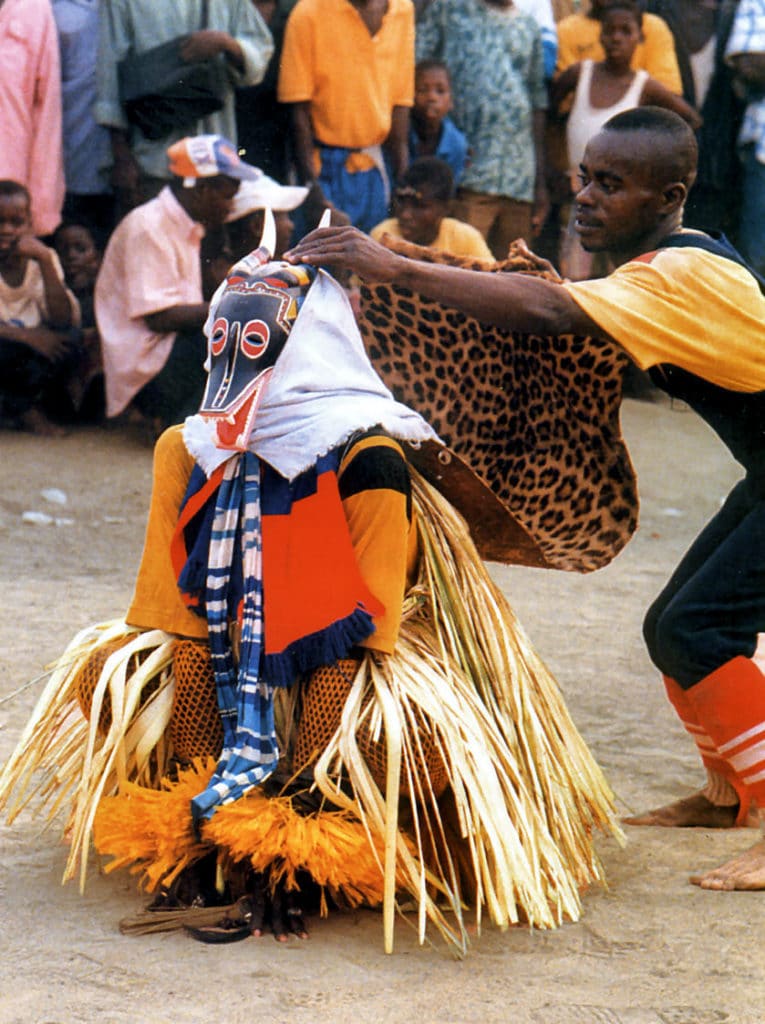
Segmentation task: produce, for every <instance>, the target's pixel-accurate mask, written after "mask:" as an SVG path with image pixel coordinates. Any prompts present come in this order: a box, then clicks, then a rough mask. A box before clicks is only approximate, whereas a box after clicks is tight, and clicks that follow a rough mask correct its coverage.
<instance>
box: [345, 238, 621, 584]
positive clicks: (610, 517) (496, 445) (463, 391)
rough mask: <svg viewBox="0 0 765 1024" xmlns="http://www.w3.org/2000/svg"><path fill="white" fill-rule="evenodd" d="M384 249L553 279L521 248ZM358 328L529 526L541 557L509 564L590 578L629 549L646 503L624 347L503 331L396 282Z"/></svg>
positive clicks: (396, 383) (507, 509) (386, 373)
mask: <svg viewBox="0 0 765 1024" xmlns="http://www.w3.org/2000/svg"><path fill="white" fill-rule="evenodd" d="M386 244H388V245H390V247H391V248H395V249H396V250H397V251H399V252H402V253H403V254H404V255H408V256H413V257H416V258H418V259H425V260H429V261H434V262H445V263H450V264H452V265H459V266H463V267H469V268H472V269H479V270H484V271H486V272H499V273H503V272H525V273H537V274H540V273H542V274H544V271H542V270H540V269H539V267H538V266H537V265H536V264H535V263H533V262H531V261H530V260H529V259H528V258H527V257H526V256H523V255H518V254H517V253H516V254H515V255H513V251H512V248H511V254H510V258H509V259H508V260H506V261H503V262H501V263H495V264H488V263H486V262H484V261H476V260H463V259H458V258H455V257H448V256H444V255H443V254H439V253H434V252H433V251H431V250H427V249H421V248H420V247H418V246H412V245H409V244H407V243H405V242H404V243H402V242H394V241H392V240H390V239H387V240H386ZM548 276H549V275H548ZM360 327H361V331H362V335H363V337H364V340H365V344H366V347H367V351H368V353H369V356H370V358H371V360H372V363H373V364H374V366H375V368H376V370H377V371H378V373H379V374H380V376H381V377H382V378H383V380H384V381H385V383H386V384H387V385H388V387H389V388H390V389H391V390H392V391H393V392H394V394H395V395H396V397H397V398H398V399H399V400H400V401H402V402H404V403H406V404H407V405H409V406H411V407H412V408H414V409H416V410H417V411H418V412H419V413H420V414H421V415H422V416H424V417H425V419H427V420H428V421H429V423H430V424H431V425H432V426H433V428H434V429H435V430H436V431H437V433H438V434H439V435H440V437H441V438H442V440H443V441H444V442H445V443H446V444H447V445H448V446H449V448H450V449H452V451H453V452H455V453H456V454H457V455H458V456H460V457H461V458H462V459H463V460H464V461H466V462H467V463H468V464H469V466H470V468H471V469H472V470H473V472H474V473H476V474H477V475H478V476H479V477H480V478H481V480H482V481H484V482H485V483H486V484H488V486H489V488H490V489H491V491H492V492H493V494H494V495H495V496H496V498H497V499H498V500H499V502H500V503H501V505H502V507H503V509H504V513H505V515H506V517H507V520H508V522H510V521H512V520H515V522H516V523H517V524H520V526H521V527H522V528H524V529H525V531H526V532H527V533H528V534H529V535H530V537H531V538H532V539H533V542H534V544H535V546H536V548H537V551H538V552H539V553H541V557H536V558H535V557H527V556H526V555H525V554H523V552H521V553H520V554H516V555H511V556H507V557H503V556H502V555H501V554H500V556H499V558H500V560H504V561H511V560H513V561H520V562H525V563H527V564H538V565H546V566H549V567H553V568H557V569H568V570H574V571H578V572H589V571H591V570H593V569H598V568H600V567H601V566H603V565H606V564H607V563H608V562H609V561H611V559H612V558H613V557H614V556H615V555H616V554H617V553H618V552H619V551H620V550H621V549H622V547H623V546H624V545H625V544H626V543H627V541H628V540H629V538H630V537H631V535H632V533H633V532H634V530H635V528H636V526H637V518H638V497H637V487H636V479H635V473H634V469H633V466H632V463H631V460H630V457H629V453H628V451H627V448H626V446H625V443H624V440H623V437H622V434H621V427H620V423H619V408H620V404H621V397H622V375H623V370H624V367H625V364H626V362H627V357H626V356H625V355H624V353H623V352H622V351H621V350H620V349H618V348H617V347H616V346H615V345H613V344H610V343H607V342H605V341H600V340H597V339H593V338H583V337H575V336H573V335H563V336H561V337H543V336H541V335H535V334H518V333H515V332H510V331H503V330H499V329H497V328H495V327H491V326H487V325H485V324H480V323H479V322H478V321H477V320H474V319H472V318H470V317H468V316H465V315H463V314H462V313H459V312H457V311H456V310H454V309H450V308H447V307H445V306H442V305H439V304H438V303H436V302H432V301H430V300H427V299H424V298H422V297H420V296H416V295H413V294H412V293H411V292H410V291H407V290H406V289H403V288H399V287H394V286H391V285H387V284H384V285H373V286H367V285H364V286H362V289H361V319H360ZM479 548H480V545H479ZM482 553H483V554H484V557H497V555H496V552H495V553H494V555H492V552H491V551H489V552H488V553H487V552H486V551H484V552H482Z"/></svg>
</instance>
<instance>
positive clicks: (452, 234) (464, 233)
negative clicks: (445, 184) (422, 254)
mask: <svg viewBox="0 0 765 1024" xmlns="http://www.w3.org/2000/svg"><path fill="white" fill-rule="evenodd" d="M370 234H371V236H372V238H374V239H375V240H376V241H378V242H379V241H380V239H381V238H382V236H383V235H386V234H387V235H391V236H392V237H393V238H403V235H402V234H401V229H400V228H399V226H398V220H397V219H396V218H395V217H390V218H388V220H384V221H383V222H382V223H381V224H378V225H377V227H374V228H372V230H371V232H370ZM428 248H429V249H438V250H440V251H441V252H448V253H450V254H451V255H452V256H472V257H477V258H478V259H482V260H492V261H493V260H494V256H493V255H492V252H491V249H490V248H489V247H488V245H487V244H486V240H485V239H484V237H483V235H482V234H481V232H480V231H478V230H477V229H476V228H474V227H473V226H472V225H471V224H465V222H464V221H461V220H456V219H455V218H454V217H444V218H443V220H442V221H441V226H440V227H439V229H438V235H437V237H436V239H435V241H434V242H432V243H431V244H430V245H429V246H428Z"/></svg>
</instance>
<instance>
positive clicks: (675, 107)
mask: <svg viewBox="0 0 765 1024" xmlns="http://www.w3.org/2000/svg"><path fill="white" fill-rule="evenodd" d="M640 105H641V106H648V105H650V106H654V107H666V109H667V110H672V111H674V112H675V113H676V114H679V115H680V117H682V118H683V120H684V121H687V122H688V124H689V125H690V126H691V128H693V130H694V131H696V130H697V129H698V128H700V127H701V115H700V114H699V112H698V111H697V110H694V109H693V107H692V106H691V105H690V103H686V102H685V100H684V99H683V98H682V96H676V95H675V94H674V93H673V92H670V91H669V89H667V87H666V86H664V85H662V84H661V82H657V81H656V79H655V78H649V79H648V80H647V82H646V83H645V85H644V86H643V92H642V93H641V96H640Z"/></svg>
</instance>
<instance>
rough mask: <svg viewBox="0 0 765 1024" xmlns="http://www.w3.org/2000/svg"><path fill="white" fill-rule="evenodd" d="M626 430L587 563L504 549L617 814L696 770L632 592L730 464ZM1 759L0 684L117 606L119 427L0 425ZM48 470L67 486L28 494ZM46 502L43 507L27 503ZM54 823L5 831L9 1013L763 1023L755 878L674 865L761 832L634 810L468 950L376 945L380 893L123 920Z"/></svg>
mask: <svg viewBox="0 0 765 1024" xmlns="http://www.w3.org/2000/svg"><path fill="white" fill-rule="evenodd" d="M623 419H624V429H625V434H626V435H627V439H628V442H629V444H630V448H631V451H632V454H633V458H634V461H635V464H636V466H637V470H638V475H639V479H640V489H641V494H642V516H641V526H640V529H639V532H638V534H637V535H636V537H635V538H634V539H633V540H632V541H631V543H630V544H629V545H628V547H627V549H626V550H625V551H624V552H623V553H622V554H621V555H620V556H619V557H618V558H617V559H616V561H615V562H614V563H613V564H612V565H611V566H609V567H608V568H606V569H604V570H601V571H599V572H598V573H596V574H594V575H591V576H587V577H579V576H571V575H567V574H561V573H551V572H544V571H538V570H522V569H517V568H499V567H498V568H497V570H496V574H497V578H498V579H499V581H500V582H501V584H502V586H503V588H504V589H505V591H506V593H507V594H508V596H509V597H510V600H511V601H512V603H513V604H514V606H515V608H516V610H517V611H518V613H519V615H520V618H521V621H522V622H523V623H524V624H525V626H526V628H527V630H528V631H529V633H530V635H531V637H532V638H533V640H534V641H535V643H536V645H537V647H538V649H539V650H540V651H541V653H542V654H543V656H544V657H545V658H546V660H547V661H548V663H549V664H550V666H551V668H552V669H553V671H554V672H555V673H556V675H557V677H558V679H559V682H560V684H561V687H562V689H563V691H564V693H565V695H566V698H567V701H568V703H569V706H570V708H571V710H572V713H573V716H574V718H575V720H576V722H577V723H578V725H579V727H580V729H581V731H582V732H583V734H584V736H585V737H586V739H587V740H588V742H589V743H590V745H591V748H592V750H593V751H594V753H595V755H596V756H597V758H598V759H599V761H600V762H601V764H602V765H603V767H604V768H605V770H606V772H607V775H608V777H609V779H610V781H611V784H612V785H613V787H614V789H615V791H616V793H617V796H618V806H619V809H620V812H622V813H626V812H628V811H634V810H637V809H640V808H644V807H647V806H654V805H656V804H657V803H660V802H663V801H666V800H668V799H671V798H674V797H677V796H679V795H683V794H686V793H688V792H690V790H691V788H692V787H694V786H696V784H697V783H699V782H700V779H701V773H700V771H699V769H698V767H697V764H696V760H695V757H694V754H693V752H692V749H691V746H690V743H689V741H688V740H687V739H686V737H685V734H684V732H683V731H682V729H681V727H680V726H679V724H678V723H677V722H676V720H675V718H674V716H673V714H672V712H671V710H670V708H669V706H668V705H667V704H666V703H665V699H664V697H663V692H662V687H661V685H660V683H659V680H658V677H657V674H656V672H655V671H654V670H653V669H652V668H651V666H650V665H649V663H648V660H647V657H646V655H645V653H644V650H643V647H642V642H641V638H640V622H641V616H642V611H643V609H644V607H645V606H646V604H647V603H648V601H649V600H650V599H651V597H652V596H653V595H654V594H655V593H656V592H657V591H658V589H659V588H660V586H661V584H662V581H663V580H664V578H665V576H666V575H667V571H668V568H669V567H670V565H671V564H672V563H674V562H675V560H676V559H677V558H678V557H679V555H680V554H681V553H682V551H683V549H684V547H685V546H686V545H687V543H688V541H689V540H690V538H691V537H692V536H693V535H694V534H695V532H696V531H697V529H698V528H699V527H700V526H701V525H702V524H703V522H704V521H705V520H706V519H707V518H708V517H709V516H710V514H711V513H712V512H713V511H714V510H715V509H716V508H717V507H718V505H719V503H720V501H721V499H722V497H723V496H724V494H725V493H726V491H727V489H728V488H729V486H730V484H731V483H732V482H733V481H734V480H735V479H736V477H737V475H738V474H737V470H736V467H735V466H734V465H732V463H731V461H730V460H729V458H728V456H727V455H726V454H725V453H724V452H723V451H722V449H721V448H720V446H719V444H718V443H717V442H716V440H715V439H714V438H713V437H712V436H711V435H710V433H709V432H708V430H707V429H706V428H705V427H704V425H703V424H701V423H700V422H699V421H698V420H697V419H696V417H695V416H693V414H691V413H689V412H687V411H684V410H683V409H678V408H672V407H671V406H670V405H669V404H668V403H667V404H663V403H659V404H645V403H635V402H629V401H628V402H627V403H625V408H624V416H623ZM0 451H1V452H2V459H1V461H0V479H1V481H2V486H1V487H0V495H1V497H0V550H1V551H2V562H1V563H0V564H1V565H2V590H3V609H4V614H3V615H2V617H1V618H0V700H1V701H2V703H0V758H2V757H5V756H6V755H7V754H8V753H9V752H10V750H11V748H12V746H13V744H14V742H15V739H16V737H17V735H18V733H19V730H20V728H21V725H22V723H23V722H24V720H25V718H26V716H27V715H28V713H29V711H30V709H31V708H32V706H33V704H34V701H35V699H36V697H37V694H38V693H39V691H40V689H41V686H42V683H41V682H38V683H36V684H34V685H32V686H30V687H28V688H26V689H24V690H23V691H22V692H21V693H20V694H18V695H16V696H14V697H12V698H11V699H8V695H9V694H11V693H12V692H13V691H15V690H16V689H17V688H19V687H21V686H22V685H23V684H24V682H25V681H26V680H29V679H31V678H33V677H35V676H36V675H37V674H38V673H39V672H40V671H41V670H42V668H43V666H44V665H45V663H46V662H47V661H48V660H50V659H51V658H53V657H55V656H56V655H57V654H58V653H60V652H61V650H62V648H63V646H64V645H65V643H66V642H67V641H68V640H69V639H70V637H71V636H72V634H73V633H74V631H75V630H77V629H79V628H81V627H82V626H84V625H86V624H88V623H90V622H92V621H95V620H101V619H107V618H111V617H115V616H119V615H120V614H121V613H122V612H123V611H124V609H125V607H126V604H127V601H128V598H129V596H130V591H131V586H132V578H133V573H134V571H135V567H136V564H137V560H138V556H139V553H140V547H141V542H142V533H143V522H144V515H145V508H146V494H147V488H148V485H149V479H150V461H151V456H150V451H149V450H148V449H147V448H146V447H144V446H143V445H142V444H141V442H140V439H139V438H137V437H135V436H133V435H131V434H130V433H128V432H126V431H124V430H118V429H111V430H99V429H85V430H81V431H78V432H76V433H75V434H73V435H71V436H69V437H67V438H63V439H55V440H43V439H39V438H33V437H30V436H25V435H20V434H19V435H14V434H7V433H6V434H2V435H0ZM48 488H58V489H60V490H61V491H63V492H64V493H65V495H66V498H67V500H66V504H55V503H54V502H52V501H51V500H50V499H49V498H46V497H44V496H43V494H42V493H41V492H43V491H45V490H46V489H48ZM25 512H26V513H28V512H42V513H45V514H47V515H48V516H49V517H52V518H53V520H54V521H53V522H50V523H47V524H35V523H30V522H27V521H25V520H24V513H25ZM57 838H58V837H57V834H56V832H55V830H52V831H48V832H42V831H41V829H40V824H39V822H36V821H34V820H31V819H30V818H29V817H28V816H24V817H22V818H21V819H20V820H19V821H18V822H17V823H16V824H15V826H14V828H13V829H12V830H11V829H8V828H6V827H4V826H3V827H2V829H0V901H1V902H0V907H2V910H1V911H0V913H1V915H2V921H3V929H2V944H1V945H0V949H1V950H2V955H1V956H0V1022H1V1024H80V1022H88V1024H90V1022H94V1021H98V1022H106V1024H112V1022H114V1024H122V1022H124V1024H144V1022H145V1024H165V1022H167V1024H171V1022H172V1024H210V1022H225V1024H240V1022H241V1024H244V1022H247V1024H251V1022H253V1021H258V1020H268V1021H271V1022H290V1024H301V1022H320V1024H321V1022H329V1021H332V1022H337V1024H345V1022H351V1021H354V1022H362V1024H367V1022H396V1024H398V1022H404V1021H414V1020H416V1021H418V1022H421V1024H431V1022H439V1024H441V1022H443V1024H447V1022H465V1021H468V1022H473V1021H475V1022H482V1024H483V1022H486V1024H491V1022H513V1024H526V1022H528V1024H723V1022H726V1024H761V1022H763V1021H765V953H763V949H765V914H764V913H763V909H764V908H765V894H757V893H736V894H720V893H706V892H702V891H700V890H699V889H697V888H695V887H694V886H691V885H689V884H688V881H687V876H688V874H689V873H690V872H691V871H692V870H696V869H700V868H703V867H707V866H712V865H714V864H715V863H717V862H719V861H721V860H723V859H725V858H726V857H727V856H728V855H730V854H732V853H734V852H736V851H738V850H739V849H743V848H744V847H745V846H747V845H749V843H750V842H752V841H753V840H754V838H755V834H754V833H752V832H745V831H738V830H736V831H731V832H723V833H720V832H712V831H704V830H696V829H694V830H688V831H683V832H669V831H664V830H653V829H643V830H641V829H630V830H628V844H627V846H626V848H625V849H620V848H619V847H618V846H617V844H616V843H615V842H614V841H613V840H605V839H604V840H601V841H600V843H599V850H600V853H601V855H602V858H603V860H604V863H605V865H606V870H607V875H608V879H609V885H608V888H607V889H598V890H594V891H591V892H589V893H587V894H586V896H585V900H584V914H583V917H582V920H581V921H580V922H578V923H575V924H566V925H564V926H563V927H562V928H560V929H558V930H557V931H553V932H529V931H528V930H526V929H524V928H517V929H512V930H510V931H508V932H505V933H501V932H499V931H497V930H495V929H493V928H491V927H485V928H484V930H483V934H482V935H481V936H480V938H479V939H477V940H476V941H475V943H474V946H473V948H472V950H471V952H470V954H469V956H468V958H467V959H466V960H464V961H462V962H456V961H454V960H453V959H451V958H450V957H449V956H448V955H447V954H445V953H444V951H443V950H442V949H440V948H432V947H428V946H425V947H420V946H418V945H417V941H416V936H415V934H414V933H413V932H412V930H411V929H410V928H408V927H407V925H406V923H404V922H400V923H399V924H398V925H397V934H396V951H395V953H394V954H393V955H392V956H385V954H384V953H383V950H382V926H381V919H380V916H379V915H378V914H375V913H372V912H368V911H365V912H361V913H358V914H353V915H344V916H341V915H337V916H335V917H333V918H332V919H330V920H327V921H320V920H314V921H313V922H312V933H311V937H310V939H309V940H308V941H306V942H303V943H301V942H298V941H297V940H295V941H293V942H291V943H289V944H288V945H287V946H286V947H284V946H279V945H277V944H276V943H275V942H273V941H271V940H270V939H261V940H259V941H257V940H254V939H253V940H249V941H247V942H243V943H239V944H236V945H233V946H228V947H225V948H224V949H221V948H220V947H217V948H216V947H208V946H201V945H199V944H197V943H195V942H193V941H192V940H190V939H188V938H186V937H185V936H182V935H178V934H173V935H161V936H151V937H144V938H134V937H123V936H121V935H120V934H119V932H118V930H117V921H118V920H119V918H120V917H122V916H124V915H125V914H127V913H130V912H132V911H134V910H136V909H137V908H138V907H139V906H140V905H141V897H140V896H139V895H138V894H137V893H136V892H135V889H134V887H133V886H132V883H131V882H130V881H129V880H128V879H126V878H119V877H116V876H111V877H104V876H101V875H99V874H98V873H97V871H96V870H95V867H94V870H93V872H92V876H91V878H90V880H89V882H88V885H87V889H86V894H85V896H84V897H82V896H80V894H79V893H78V891H77V888H76V886H73V885H69V886H67V887H64V888H62V887H61V886H60V885H59V879H60V876H61V872H62V869H63V864H64V853H63V849H62V848H61V847H60V846H59V845H58V843H57Z"/></svg>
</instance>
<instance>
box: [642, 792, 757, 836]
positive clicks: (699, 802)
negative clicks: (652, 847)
mask: <svg viewBox="0 0 765 1024" xmlns="http://www.w3.org/2000/svg"><path fill="white" fill-rule="evenodd" d="M738 808H739V805H738V803H735V804H730V805H728V806H722V807H721V806H718V805H717V804H713V803H712V801H711V800H710V799H709V798H708V797H707V796H705V795H704V792H703V790H702V791H700V792H698V793H694V794H693V795H692V796H687V797H685V798H684V799H682V800H676V801H675V802H674V803H672V804H667V805H666V806H665V807H656V808H654V810H652V811H646V812H645V813H644V814H636V815H635V816H634V817H631V818H622V821H623V822H624V824H625V825H658V826H661V827H663V828H733V827H734V826H735V824H736V818H737V816H738ZM755 824H756V822H755Z"/></svg>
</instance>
